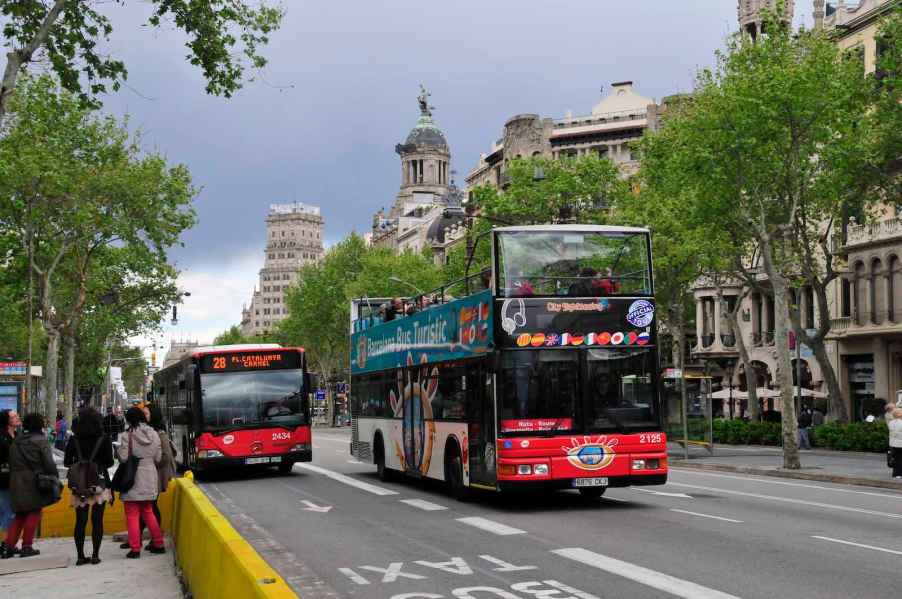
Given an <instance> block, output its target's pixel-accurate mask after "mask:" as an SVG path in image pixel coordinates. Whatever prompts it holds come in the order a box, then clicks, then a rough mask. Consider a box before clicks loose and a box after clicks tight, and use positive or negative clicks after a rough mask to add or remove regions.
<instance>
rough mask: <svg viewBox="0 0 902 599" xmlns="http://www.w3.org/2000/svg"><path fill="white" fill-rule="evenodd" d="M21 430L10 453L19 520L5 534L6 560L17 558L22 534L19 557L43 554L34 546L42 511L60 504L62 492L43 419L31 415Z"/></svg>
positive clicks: (11, 483)
mask: <svg viewBox="0 0 902 599" xmlns="http://www.w3.org/2000/svg"><path fill="white" fill-rule="evenodd" d="M22 426H23V428H24V429H25V432H24V433H23V434H21V435H19V436H18V437H16V440H15V441H13V444H12V447H11V448H10V451H9V470H10V473H9V492H10V498H11V500H12V508H13V512H14V513H15V514H16V517H15V518H14V519H13V521H12V524H10V526H9V530H8V531H7V533H6V547H5V550H4V552H3V555H2V556H0V557H2V558H3V559H8V558H10V557H12V556H13V555H15V553H16V544H17V543H18V542H19V535H20V534H21V536H22V548H21V549H20V550H19V551H18V553H19V556H20V557H31V556H32V555H38V554H39V553H40V551H38V550H37V549H35V548H33V547H32V543H33V542H34V534H35V531H37V528H38V524H40V522H41V510H43V509H44V507H46V506H48V505H53V504H54V503H56V502H57V501H59V498H60V493H61V491H62V484H61V483H60V481H59V473H58V472H57V469H56V464H55V463H54V461H53V452H52V451H51V450H50V443H48V442H47V438H46V437H45V436H44V417H43V416H41V415H40V414H28V415H27V416H25V419H24V420H23V422H22Z"/></svg>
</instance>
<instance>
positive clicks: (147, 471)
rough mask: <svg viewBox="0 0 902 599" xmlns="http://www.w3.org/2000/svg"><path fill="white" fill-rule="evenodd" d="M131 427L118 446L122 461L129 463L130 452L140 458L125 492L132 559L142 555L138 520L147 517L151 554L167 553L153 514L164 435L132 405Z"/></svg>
mask: <svg viewBox="0 0 902 599" xmlns="http://www.w3.org/2000/svg"><path fill="white" fill-rule="evenodd" d="M125 422H126V423H127V424H128V429H127V430H126V431H125V432H124V433H123V434H122V438H121V441H120V444H119V448H118V449H117V453H118V456H119V461H120V462H127V461H128V459H129V456H130V455H133V456H135V457H137V458H138V459H139V462H138V470H137V472H136V473H135V483H134V485H132V488H131V489H129V490H128V491H127V492H125V493H123V494H122V495H121V499H122V501H123V502H124V503H125V518H126V522H127V524H128V543H129V546H130V547H131V551H129V552H128V554H127V555H126V556H125V557H127V558H130V559H137V558H139V557H141V533H140V526H139V524H138V519H139V518H141V519H143V520H144V523H145V524H146V525H147V528H148V529H149V530H150V539H151V543H150V549H149V551H150V552H151V553H166V549H165V547H164V546H163V533H162V532H161V531H160V525H159V523H158V522H157V518H156V516H154V513H153V500H154V499H156V498H157V495H158V494H159V487H160V480H159V477H158V475H157V464H159V463H160V460H161V458H162V450H161V447H160V436H159V435H158V434H157V433H156V431H155V430H153V429H152V428H150V427H149V426H147V423H146V422H145V420H144V412H142V411H141V409H140V408H129V409H128V411H127V412H126V413H125Z"/></svg>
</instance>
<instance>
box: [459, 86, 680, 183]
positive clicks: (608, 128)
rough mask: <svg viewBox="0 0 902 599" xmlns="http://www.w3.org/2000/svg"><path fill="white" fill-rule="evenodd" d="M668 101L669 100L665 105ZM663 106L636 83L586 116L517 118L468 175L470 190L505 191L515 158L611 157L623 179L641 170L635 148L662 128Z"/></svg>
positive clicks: (619, 88) (617, 90)
mask: <svg viewBox="0 0 902 599" xmlns="http://www.w3.org/2000/svg"><path fill="white" fill-rule="evenodd" d="M665 102H666V100H665ZM665 102H662V104H661V105H658V104H656V103H655V101H654V100H652V99H651V98H646V97H645V96H642V95H640V94H639V93H637V92H636V91H635V90H634V89H633V82H632V81H620V82H617V83H613V84H611V93H610V94H608V95H607V96H605V97H604V98H602V99H601V100H600V101H599V102H598V104H596V105H595V107H594V108H593V109H592V112H591V113H590V114H588V115H584V116H573V115H572V114H567V116H565V117H564V118H562V119H554V118H550V117H541V116H539V115H538V114H518V115H515V116H512V117H511V118H509V119H508V120H507V121H506V122H505V123H504V129H503V132H502V136H501V138H500V139H498V140H497V141H496V142H494V143H493V144H492V147H491V149H490V150H489V152H488V153H486V154H482V155H481V156H480V158H479V162H478V163H477V164H476V166H474V167H473V169H472V170H471V171H470V173H469V174H468V175H467V179H466V181H467V188H468V189H472V188H475V187H478V186H480V185H492V186H494V187H498V188H503V187H504V185H505V182H506V181H505V171H506V168H507V164H508V163H509V162H510V160H512V159H514V158H526V157H531V156H544V157H547V158H553V159H557V158H561V157H565V156H573V157H577V156H583V155H587V154H597V155H599V156H603V157H606V158H609V159H610V160H611V161H612V162H614V164H616V165H617V166H618V167H619V168H620V170H621V171H622V172H623V173H624V175H631V174H633V173H635V172H636V171H637V170H638V168H639V163H638V162H637V161H636V159H635V157H634V156H633V153H632V151H631V149H630V144H631V143H632V142H634V141H636V140H638V139H639V138H641V137H642V134H643V133H644V132H645V130H646V129H649V128H652V129H653V128H655V127H656V126H657V125H658V116H659V114H660V112H661V110H662V109H663V105H664V104H665Z"/></svg>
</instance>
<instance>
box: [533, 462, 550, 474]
mask: <svg viewBox="0 0 902 599" xmlns="http://www.w3.org/2000/svg"><path fill="white" fill-rule="evenodd" d="M532 471H533V472H534V473H536V474H538V475H539V476H548V464H536V465H535V466H533V469H532Z"/></svg>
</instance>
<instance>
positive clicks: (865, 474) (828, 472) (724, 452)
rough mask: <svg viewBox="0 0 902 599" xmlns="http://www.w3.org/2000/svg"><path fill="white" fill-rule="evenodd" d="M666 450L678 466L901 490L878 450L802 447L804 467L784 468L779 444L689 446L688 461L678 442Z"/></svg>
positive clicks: (901, 485) (673, 463)
mask: <svg viewBox="0 0 902 599" xmlns="http://www.w3.org/2000/svg"><path fill="white" fill-rule="evenodd" d="M667 451H668V454H669V455H670V466H671V468H676V469H679V468H685V469H694V470H719V471H726V472H742V473H745V474H759V475H765V476H776V477H780V478H798V479H803V480H816V481H822V482H832V483H841V484H846V485H860V486H867V487H881V488H884V489H895V490H898V491H902V481H899V480H894V479H893V478H892V476H890V474H891V471H890V469H889V468H887V467H886V456H885V455H883V454H879V453H860V452H854V451H831V450H827V449H813V450H801V451H800V452H799V455H800V459H801V462H802V468H801V469H800V470H786V469H784V468H783V453H782V451H783V450H782V449H781V448H779V447H764V446H757V445H715V446H714V455H713V456H712V455H710V454H709V453H708V451H707V450H706V449H704V448H701V447H690V451H689V460H686V459H684V458H683V448H682V446H681V445H679V444H677V443H668V448H667Z"/></svg>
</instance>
